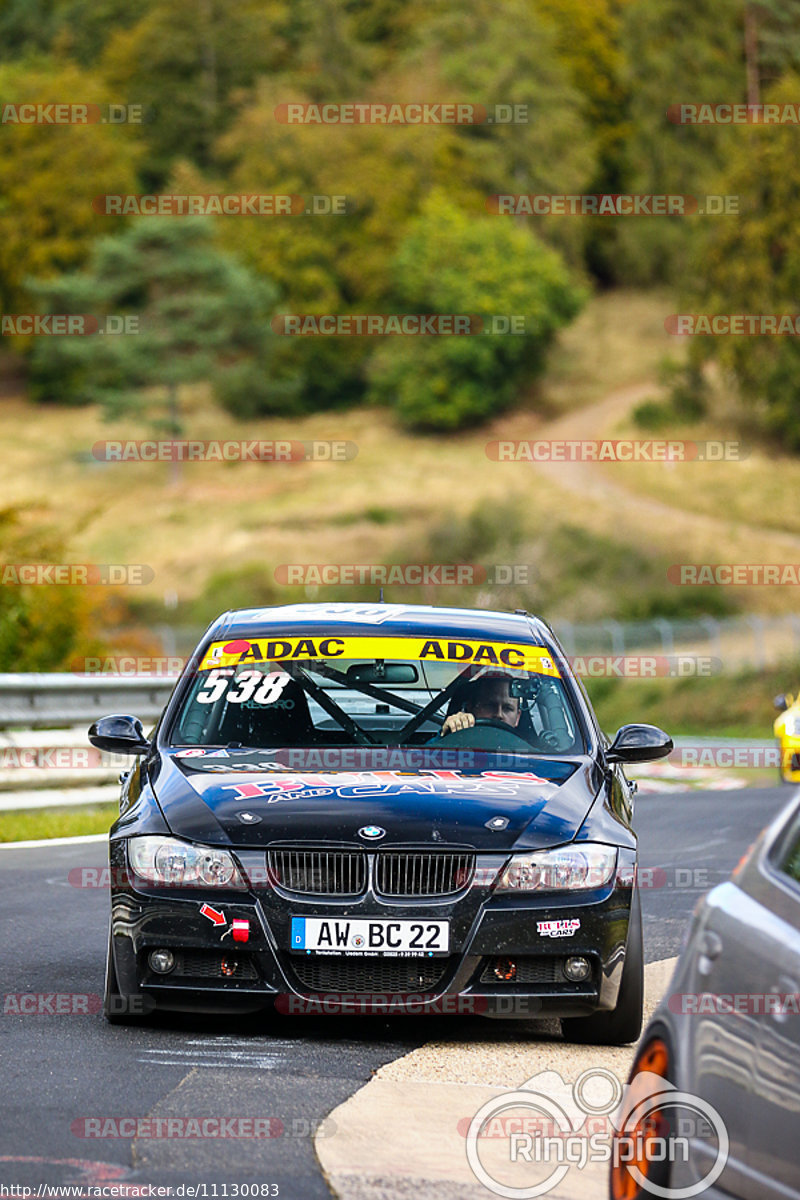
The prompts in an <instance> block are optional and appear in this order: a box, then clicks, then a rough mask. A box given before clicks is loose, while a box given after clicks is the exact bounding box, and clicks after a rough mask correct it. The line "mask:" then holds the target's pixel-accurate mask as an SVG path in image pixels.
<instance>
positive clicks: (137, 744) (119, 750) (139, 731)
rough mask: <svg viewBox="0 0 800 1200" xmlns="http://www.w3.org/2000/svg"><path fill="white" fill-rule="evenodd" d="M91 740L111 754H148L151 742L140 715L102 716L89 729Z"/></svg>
mask: <svg viewBox="0 0 800 1200" xmlns="http://www.w3.org/2000/svg"><path fill="white" fill-rule="evenodd" d="M89 741H90V742H91V743H92V745H93V746H97V749H98V750H107V751H108V752H109V753H110V754H146V753H147V751H148V750H149V749H150V743H149V742H148V740H147V738H146V737H145V735H144V726H143V725H142V722H141V721H140V720H139V718H138V717H131V716H119V715H114V716H111V717H101V718H100V720H99V721H95V723H94V725H92V726H91V727H90V729H89Z"/></svg>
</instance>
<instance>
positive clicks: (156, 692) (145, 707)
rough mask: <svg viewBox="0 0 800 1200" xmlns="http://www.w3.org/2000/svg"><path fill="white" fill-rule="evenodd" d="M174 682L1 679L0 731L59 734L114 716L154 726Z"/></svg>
mask: <svg viewBox="0 0 800 1200" xmlns="http://www.w3.org/2000/svg"><path fill="white" fill-rule="evenodd" d="M175 682H176V679H175V677H174V676H171V675H148V676H130V677H120V676H114V675H106V676H103V675H70V674H66V673H64V674H52V675H51V674H26V675H23V674H19V675H1V674H0V729H14V728H18V729H44V728H47V727H49V728H52V729H60V728H64V727H66V726H69V725H77V724H79V723H81V722H86V723H87V724H90V723H91V722H92V721H96V720H97V718H98V717H103V716H105V715H106V714H107V713H113V712H129V713H132V714H133V715H134V716H136V717H140V718H141V719H142V721H154V720H156V718H157V717H158V716H160V714H161V711H162V709H163V708H164V705H165V704H166V702H167V700H168V699H169V697H170V695H171V693H172V689H173V688H174V686H175Z"/></svg>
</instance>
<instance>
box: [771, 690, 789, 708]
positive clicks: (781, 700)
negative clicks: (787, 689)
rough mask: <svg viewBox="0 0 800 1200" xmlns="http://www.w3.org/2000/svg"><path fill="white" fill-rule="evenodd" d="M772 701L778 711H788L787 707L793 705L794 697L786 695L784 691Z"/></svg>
mask: <svg viewBox="0 0 800 1200" xmlns="http://www.w3.org/2000/svg"><path fill="white" fill-rule="evenodd" d="M772 703H773V705H774V706H775V708H777V710H778V712H786V709H787V708H791V707H792V697H791V696H784V695H783V693H781V694H780V696H776V697H775V699H774V700H773V701H772Z"/></svg>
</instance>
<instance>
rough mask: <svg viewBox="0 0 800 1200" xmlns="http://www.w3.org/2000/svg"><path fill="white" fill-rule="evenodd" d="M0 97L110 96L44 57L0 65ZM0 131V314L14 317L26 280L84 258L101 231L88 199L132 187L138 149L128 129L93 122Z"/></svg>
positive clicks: (83, 75) (90, 99)
mask: <svg viewBox="0 0 800 1200" xmlns="http://www.w3.org/2000/svg"><path fill="white" fill-rule="evenodd" d="M0 97H2V99H3V102H4V103H26V104H27V103H34V104H48V103H52V102H53V100H54V99H58V100H64V101H66V102H70V103H87V104H105V103H107V102H108V101H109V100H114V99H116V97H114V96H110V95H109V93H108V92H107V91H106V90H105V88H104V87H103V86H102V85H101V84H99V83H98V82H97V80H96V78H94V77H93V76H90V75H89V74H88V73H87V72H85V71H82V70H80V69H79V68H78V67H76V66H74V65H72V64H69V63H56V62H54V61H51V60H46V59H38V60H36V62H35V64H34V63H30V62H29V63H26V64H25V65H24V66H20V65H17V64H14V65H11V64H2V65H0ZM0 134H1V135H2V136H0V309H2V310H4V311H6V312H15V311H19V310H20V308H22V310H23V311H24V310H25V306H26V305H29V304H30V296H29V294H28V292H27V290H26V288H25V285H24V280H25V277H26V276H31V275H34V276H40V277H43V276H48V275H52V274H56V273H58V272H61V271H66V270H70V269H71V268H74V267H77V266H79V265H80V264H81V263H83V262H84V261H85V259H86V256H87V254H88V251H89V246H90V244H91V242H92V239H93V238H94V237H96V236H97V233H98V232H99V231H100V229H101V228H102V225H101V218H99V217H98V216H97V214H96V213H95V212H94V211H93V210H92V198H93V197H94V196H97V195H101V194H103V193H106V192H113V193H119V192H128V191H135V190H136V187H135V180H136V174H135V167H136V164H137V161H138V157H139V146H138V142H137V134H136V131H135V127H133V128H125V127H123V126H111V125H102V124H99V123H98V124H90V125H39V124H31V125H22V124H5V125H3V126H2V128H1V129H0ZM102 220H106V221H109V218H102ZM110 222H111V225H110V227H111V228H113V222H114V218H110ZM108 228H109V225H106V229H108Z"/></svg>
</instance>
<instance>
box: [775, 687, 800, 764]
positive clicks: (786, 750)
mask: <svg viewBox="0 0 800 1200" xmlns="http://www.w3.org/2000/svg"><path fill="white" fill-rule="evenodd" d="M775 707H776V708H779V709H782V712H781V714H780V716H778V717H776V718H775V723H774V725H773V727H772V728H773V730H774V732H775V737H776V738H777V739H778V746H779V748H780V752H781V759H780V765H779V767H778V770H779V771H780V776H781V779H782V780H783V782H784V783H800V693H799V694H798V695H797V696H796V697H795V696H792V694H791V693H790V692H787V694H786V695H785V696H776V697H775Z"/></svg>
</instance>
